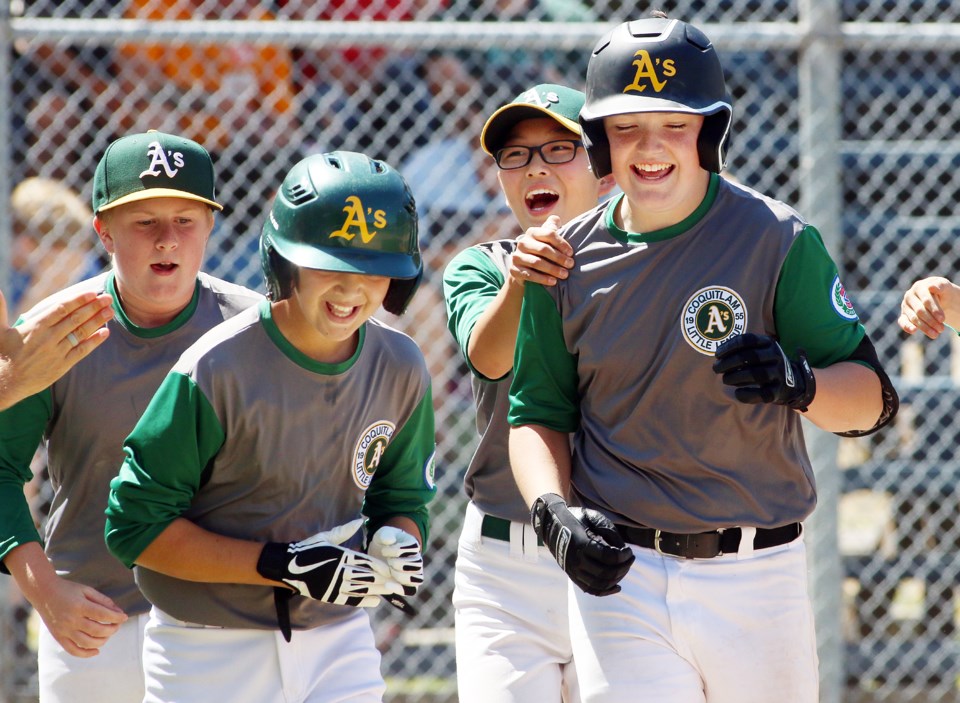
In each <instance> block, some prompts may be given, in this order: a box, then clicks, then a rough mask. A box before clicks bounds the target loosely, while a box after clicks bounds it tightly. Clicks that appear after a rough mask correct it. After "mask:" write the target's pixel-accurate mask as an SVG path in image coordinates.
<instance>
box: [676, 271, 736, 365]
mask: <svg viewBox="0 0 960 703" xmlns="http://www.w3.org/2000/svg"><path fill="white" fill-rule="evenodd" d="M680 326H681V328H682V329H683V338H684V339H686V340H687V343H688V344H689V345H690V346H691V347H693V348H694V349H696V350H697V351H698V352H700V353H701V354H710V355H712V354H713V353H714V352H715V351H716V349H717V346H718V345H719V344H720V343H721V342H723V341H724V340H725V339H728V338H730V337H733V336H734V335H737V334H743V332H744V331H745V330H746V329H747V307H746V305H744V303H743V298H742V297H741V296H740V294H739V293H737V292H736V291H735V290H731V289H730V288H725V287H724V286H707V287H706V288H701V289H700V290H698V291H697V292H696V293H694V294H693V295H691V296H690V298H689V299H688V300H687V302H686V303H684V306H683V312H682V313H681V315H680Z"/></svg>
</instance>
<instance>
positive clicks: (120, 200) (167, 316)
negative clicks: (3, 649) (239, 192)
mask: <svg viewBox="0 0 960 703" xmlns="http://www.w3.org/2000/svg"><path fill="white" fill-rule="evenodd" d="M220 209H221V206H220V204H219V202H218V200H217V195H216V191H215V187H214V170H213V162H212V161H211V159H210V155H209V154H208V153H207V151H206V150H205V149H204V148H203V147H202V146H201V145H200V144H197V143H196V142H194V141H191V140H189V139H185V138H183V137H180V136H177V135H173V134H165V133H162V132H154V131H150V132H145V133H142V134H131V135H128V136H125V137H121V138H120V139H117V140H116V141H114V142H113V143H111V144H110V145H109V146H108V147H107V149H106V151H105V152H104V154H103V157H102V158H101V159H100V162H99V164H98V165H97V169H96V173H95V174H94V180H93V212H94V220H93V226H94V229H95V230H96V233H97V235H98V236H99V238H100V242H101V244H102V245H103V247H104V248H105V249H106V250H107V252H108V253H109V254H110V256H111V261H112V269H111V270H110V271H109V272H107V273H103V274H101V275H98V276H95V277H94V278H91V279H88V280H86V281H82V282H81V283H78V284H76V285H74V286H72V287H70V288H67V289H66V290H64V291H63V292H62V293H60V294H57V295H54V296H52V297H51V298H48V299H47V300H46V301H44V302H42V303H40V304H38V305H37V306H36V307H35V308H34V309H33V310H31V311H29V312H27V313H26V314H25V315H24V318H23V320H22V324H23V326H27V325H31V324H33V322H34V320H35V319H36V318H38V317H42V316H43V315H44V314H46V312H47V311H49V310H51V309H56V308H57V306H59V305H61V304H64V301H68V300H70V299H73V298H74V297H75V296H77V295H78V294H82V295H85V296H87V299H88V300H89V301H90V302H91V303H92V304H96V303H95V302H94V301H97V300H102V299H103V298H104V297H107V298H109V299H112V310H111V312H112V316H107V317H109V318H111V319H109V322H106V330H105V331H104V332H100V333H96V334H95V335H94V338H93V340H92V341H91V342H89V343H86V342H81V340H82V339H83V338H84V337H85V336H86V335H89V334H91V333H92V332H93V328H94V325H95V324H96V320H94V321H91V322H90V323H89V324H85V325H82V326H81V327H78V328H74V327H73V326H72V323H70V324H69V326H67V327H61V328H60V331H61V333H62V335H63V336H61V337H60V339H61V340H62V341H61V344H65V345H70V346H75V347H76V348H77V349H78V350H81V351H82V352H84V353H88V354H89V356H87V357H86V358H85V359H84V360H83V363H79V364H77V365H75V366H73V367H72V368H71V369H69V370H68V371H66V372H65V373H63V375H62V376H60V377H58V378H56V379H51V380H50V382H49V383H47V384H46V385H45V386H42V387H41V388H39V389H37V391H36V392H34V393H33V394H32V395H30V396H28V397H26V398H24V399H23V400H21V401H20V402H19V403H18V404H16V405H14V406H13V407H11V408H10V409H9V410H7V411H5V412H3V413H0V477H2V478H0V486H2V488H0V505H2V506H3V508H2V509H0V534H2V536H0V559H2V560H3V567H4V570H7V571H9V572H10V573H11V574H12V575H13V577H14V578H15V579H16V581H17V583H18V585H19V586H20V588H21V590H22V591H23V593H24V594H25V595H26V597H27V599H28V600H29V601H30V602H31V604H32V605H33V606H34V608H35V609H36V611H37V612H38V613H39V614H40V617H41V620H42V621H43V627H42V628H41V630H40V638H39V639H40V644H39V652H38V664H39V673H40V699H41V700H42V701H44V702H45V703H47V702H51V701H71V702H73V701H79V702H81V703H83V702H84V701H90V702H91V703H93V702H97V703H102V702H105V701H107V702H114V701H115V702H117V703H126V702H128V701H133V700H141V699H142V698H143V691H144V686H143V666H142V661H141V646H140V643H141V641H142V638H143V629H144V626H145V623H146V616H147V612H148V610H149V608H150V605H149V603H148V602H147V600H146V598H145V597H144V596H143V594H142V593H141V592H140V589H139V588H138V587H137V584H136V583H135V582H134V579H133V574H131V573H130V571H129V570H128V569H125V568H124V567H123V565H121V564H120V563H119V562H117V560H116V559H114V558H113V556H111V555H110V553H109V552H108V551H107V549H106V546H105V545H104V543H103V525H104V523H103V496H104V495H105V493H106V491H107V489H108V486H109V482H110V478H111V477H112V476H113V475H114V474H115V473H116V467H117V465H118V464H119V462H120V461H121V459H122V458H123V452H122V446H123V439H124V437H126V436H127V434H129V432H130V430H132V429H133V427H134V425H135V424H136V422H137V420H138V419H139V417H140V413H141V412H143V409H144V408H145V407H146V406H147V403H148V402H149V401H150V398H151V397H152V396H153V394H154V392H155V391H156V390H157V388H158V387H159V385H160V382H161V381H162V380H163V377H164V376H165V375H166V373H167V372H168V371H169V370H170V368H171V367H172V366H173V364H174V362H175V361H176V360H177V358H178V357H179V356H180V354H181V353H182V352H183V351H184V350H185V349H186V348H187V347H188V346H190V344H192V343H193V342H194V341H196V340H197V339H198V338H199V337H200V336H201V335H203V334H204V333H205V332H206V331H207V330H209V329H210V328H212V327H214V326H215V325H217V324H219V323H221V322H223V321H224V320H226V319H228V318H230V317H232V316H233V315H235V314H236V313H238V312H239V311H241V310H243V309H245V308H248V307H250V306H251V305H254V304H256V302H257V301H258V300H260V299H261V298H262V296H260V295H258V294H257V293H254V292H253V291H250V290H247V289H246V288H241V287H239V286H234V285H232V284H229V283H226V282H224V281H221V280H219V279H216V278H213V277H211V276H208V275H207V274H205V273H201V272H200V263H201V261H202V260H203V255H204V250H205V247H206V244H207V240H208V239H209V237H210V233H211V232H212V230H213V225H214V217H215V212H218V211H219V210H220ZM99 319H100V320H101V324H102V321H103V320H104V319H105V318H103V317H101V318H99ZM85 344H86V345H87V346H84V345H85ZM97 344H99V346H97ZM94 346H96V348H95V349H94V348H93V347H94ZM37 373H38V375H39V374H48V372H44V371H39V370H38V372H37ZM46 377H47V378H49V375H46ZM40 442H45V443H46V449H47V459H48V467H49V472H50V483H51V485H52V487H53V500H52V506H51V509H50V517H49V519H48V520H47V522H46V524H45V527H44V535H43V538H42V541H41V537H40V535H39V534H38V533H37V531H36V529H35V528H34V523H33V520H32V518H31V516H30V512H29V510H28V509H27V504H26V501H25V499H24V495H23V483H24V482H25V481H28V480H29V479H30V478H32V472H31V471H30V462H31V460H32V458H33V455H34V453H35V452H36V449H37V445H38V444H39V443H40ZM42 544H43V545H44V547H41V545H42ZM105 682H108V685H105Z"/></svg>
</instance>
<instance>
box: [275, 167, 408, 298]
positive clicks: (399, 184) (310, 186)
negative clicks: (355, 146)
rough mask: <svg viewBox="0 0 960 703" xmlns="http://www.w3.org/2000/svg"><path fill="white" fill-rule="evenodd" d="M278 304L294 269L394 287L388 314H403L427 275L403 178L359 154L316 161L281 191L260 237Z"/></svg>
mask: <svg viewBox="0 0 960 703" xmlns="http://www.w3.org/2000/svg"><path fill="white" fill-rule="evenodd" d="M260 264H261V267H262V269H263V275H264V278H265V279H266V284H267V293H268V296H269V298H270V299H271V300H275V301H276V300H283V299H284V298H288V297H289V296H290V294H291V291H292V285H293V276H294V274H295V272H294V267H302V268H308V269H317V270H323V271H340V272H343V273H357V274H366V275H371V276H386V277H388V278H391V279H393V280H392V281H391V282H390V288H389V290H388V292H387V297H386V299H385V300H384V303H383V307H384V309H386V310H387V311H388V312H391V313H393V314H395V315H399V314H401V313H402V312H403V311H404V309H406V307H407V304H408V303H409V302H410V299H411V298H412V297H413V294H414V293H415V292H416V289H417V286H418V285H419V283H420V278H421V277H422V275H423V262H422V260H421V256H420V246H419V242H418V239H417V208H416V204H415V203H414V200H413V195H412V194H411V192H410V188H409V187H408V186H407V183H406V181H404V179H403V177H402V176H401V175H400V174H399V173H397V171H395V170H394V169H393V168H392V167H390V166H389V165H388V164H386V163H385V162H383V161H379V160H377V159H371V158H370V157H368V156H366V155H365V154H359V153H356V152H352V151H334V152H330V153H327V154H314V155H311V156H308V157H306V158H305V159H303V160H302V161H300V162H299V163H297V164H296V165H294V166H293V168H291V169H290V171H289V172H288V173H287V175H286V177H285V178H284V180H283V183H282V184H281V185H280V190H279V191H278V192H277V195H276V197H275V198H274V201H273V206H272V207H271V209H270V213H269V215H268V216H267V221H266V222H265V223H264V225H263V230H262V232H261V235H260Z"/></svg>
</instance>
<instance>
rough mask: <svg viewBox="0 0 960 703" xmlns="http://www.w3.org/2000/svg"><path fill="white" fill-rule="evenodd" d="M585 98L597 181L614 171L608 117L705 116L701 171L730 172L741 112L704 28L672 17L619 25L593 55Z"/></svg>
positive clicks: (587, 141) (584, 120)
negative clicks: (727, 163) (730, 148)
mask: <svg viewBox="0 0 960 703" xmlns="http://www.w3.org/2000/svg"><path fill="white" fill-rule="evenodd" d="M585 92H586V94H587V98H586V102H585V103H584V106H583V110H581V111H580V125H581V126H582V128H583V146H584V148H585V149H586V150H587V155H588V156H589V157H590V166H591V168H592V169H593V172H594V174H595V175H596V176H597V178H602V177H603V176H606V175H607V174H609V173H610V143H609V142H608V141H607V134H606V131H605V130H604V127H603V118H604V117H610V116H611V115H623V114H627V113H632V112H686V113H692V114H696V115H703V116H704V120H703V127H702V128H701V129H700V136H699V139H698V141H697V148H698V151H699V154H700V165H701V166H702V167H703V168H704V169H706V170H707V171H713V172H715V173H719V172H720V171H721V170H723V165H724V158H725V152H726V146H727V140H728V138H729V135H730V122H731V119H732V117H733V107H732V105H731V102H730V96H729V94H728V93H727V88H726V83H725V82H724V79H723V68H722V67H721V66H720V59H719V57H718V56H717V52H716V51H715V50H714V48H713V44H712V43H711V42H710V40H709V39H708V38H707V36H706V35H705V34H704V33H703V32H701V31H700V30H699V29H697V28H696V27H694V26H692V25H689V24H687V23H686V22H681V21H680V20H671V19H665V18H650V19H642V20H634V21H633V22H624V23H623V24H621V25H618V26H617V27H615V28H614V29H612V30H611V31H610V32H608V33H607V34H606V35H604V36H603V37H602V38H601V39H600V41H599V42H597V45H596V46H595V47H594V49H593V53H592V54H591V55H590V62H589V63H588V64H587V84H586V91H585Z"/></svg>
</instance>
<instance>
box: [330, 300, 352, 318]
mask: <svg viewBox="0 0 960 703" xmlns="http://www.w3.org/2000/svg"><path fill="white" fill-rule="evenodd" d="M327 307H328V308H330V312H332V313H333V314H334V315H336V316H337V317H349V316H350V315H351V313H353V311H354V308H353V307H352V306H344V305H336V304H334V303H327Z"/></svg>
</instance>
